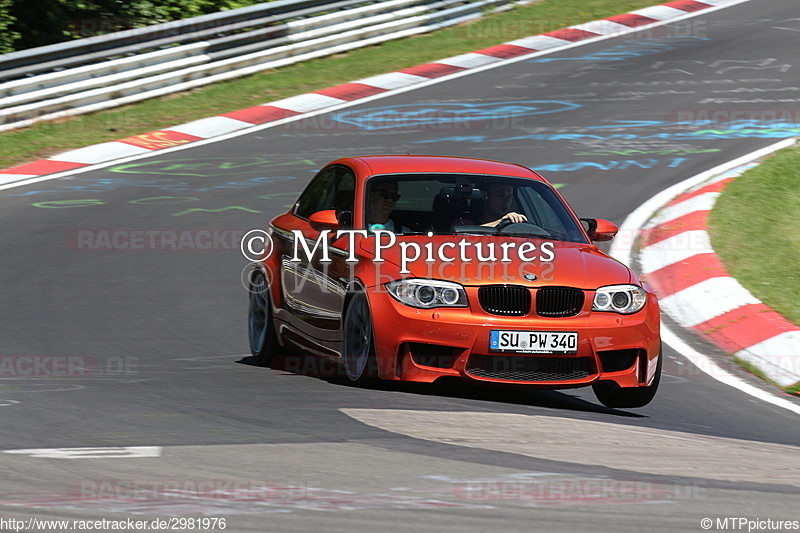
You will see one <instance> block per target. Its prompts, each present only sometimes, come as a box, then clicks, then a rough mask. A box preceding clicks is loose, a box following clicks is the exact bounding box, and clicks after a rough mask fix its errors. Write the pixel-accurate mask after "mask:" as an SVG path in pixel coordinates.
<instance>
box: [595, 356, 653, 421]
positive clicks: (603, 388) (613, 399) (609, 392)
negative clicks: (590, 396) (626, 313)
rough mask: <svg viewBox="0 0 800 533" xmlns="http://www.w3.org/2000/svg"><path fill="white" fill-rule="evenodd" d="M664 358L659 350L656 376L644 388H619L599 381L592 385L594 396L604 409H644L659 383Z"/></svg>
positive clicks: (608, 382) (607, 382)
mask: <svg viewBox="0 0 800 533" xmlns="http://www.w3.org/2000/svg"><path fill="white" fill-rule="evenodd" d="M663 360H664V356H663V355H662V353H661V350H659V351H658V363H656V375H655V377H654V378H653V383H651V384H650V385H648V386H646V387H630V388H624V387H620V386H619V385H617V384H616V383H615V382H613V381H601V382H600V383H596V384H594V385H592V389H594V395H595V396H597V399H598V400H600V403H602V404H603V405H605V406H606V407H611V408H617V409H632V408H635V407H644V406H645V405H647V404H648V403H650V402H651V401H652V400H653V398H654V397H655V395H656V391H657V390H658V384H659V382H660V381H661V366H662V362H663Z"/></svg>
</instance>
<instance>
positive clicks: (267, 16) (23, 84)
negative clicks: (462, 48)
mask: <svg viewBox="0 0 800 533" xmlns="http://www.w3.org/2000/svg"><path fill="white" fill-rule="evenodd" d="M520 3H525V2H512V0H377V1H368V2H365V1H364V0H338V1H333V0H278V1H275V2H267V3H264V4H258V5H254V6H250V7H245V8H240V9H234V10H231V11H224V12H221V13H215V14H213V15H205V16H202V17H195V18H192V19H186V20H182V21H178V22H175V23H166V24H157V25H154V26H148V27H145V28H139V29H135V30H128V31H122V32H116V33H112V34H109V35H105V36H101V37H91V38H87V39H80V40H76V41H71V42H67V43H59V44H55V45H50V46H44V47H40V48H34V49H31V50H24V51H21V52H14V53H11V54H5V55H2V56H0V131H7V130H11V129H16V128H21V127H25V126H29V125H31V124H34V123H36V122H39V121H43V120H53V119H56V118H61V117H66V116H72V115H79V114H83V113H89V112H92V111H99V110H102V109H107V108H111V107H115V106H120V105H125V104H129V103H132V102H137V101H141V100H146V99H148V98H155V97H158V96H163V95H166V94H170V93H175V92H180V91H186V90H188V89H192V88H194V87H199V86H202V85H207V84H209V83H215V82H218V81H222V80H226V79H230V78H235V77H240V76H247V75H249V74H253V73H255V72H259V71H263V70H267V69H273V68H277V67H281V66H285V65H289V64H292V63H297V62H300V61H306V60H308V59H313V58H316V57H322V56H326V55H332V54H337V53H341V52H344V51H347V50H352V49H354V48H359V47H363V46H368V45H371V44H377V43H380V42H384V41H388V40H392V39H398V38H401V37H407V36H410V35H416V34H420V33H426V32H429V31H432V30H435V29H439V28H443V27H446V26H452V25H455V24H459V23H462V22H466V21H469V20H473V19H475V18H479V17H480V16H481V15H482V13H483V12H485V11H487V10H491V9H497V8H501V7H504V6H508V5H510V4H520Z"/></svg>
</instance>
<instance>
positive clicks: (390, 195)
mask: <svg viewBox="0 0 800 533" xmlns="http://www.w3.org/2000/svg"><path fill="white" fill-rule="evenodd" d="M372 192H376V193H378V194H380V195H381V198H383V199H384V200H392V201H395V202H396V201H397V200H399V199H400V195H399V194H397V193H396V192H392V191H386V190H383V189H378V190H375V191H372Z"/></svg>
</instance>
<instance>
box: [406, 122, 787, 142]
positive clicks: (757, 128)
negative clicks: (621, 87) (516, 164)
mask: <svg viewBox="0 0 800 533" xmlns="http://www.w3.org/2000/svg"><path fill="white" fill-rule="evenodd" d="M647 122H648V123H647V124H644V123H643V122H641V121H639V122H635V123H630V124H624V123H623V124H620V123H617V124H613V125H607V126H588V127H585V128H583V129H584V130H595V129H618V130H624V129H634V128H641V127H658V128H660V129H667V130H669V129H680V128H684V129H686V128H688V127H689V126H690V125H691V126H693V127H697V126H702V125H703V124H697V123H681V122H659V121H647ZM707 125H713V126H717V128H714V129H699V130H695V131H676V132H673V131H667V132H660V133H644V134H639V133H628V132H625V133H613V134H610V135H597V134H592V133H536V134H529V135H515V136H513V137H503V138H491V137H489V136H488V135H458V136H452V137H441V138H439V139H426V140H421V141H414V144H433V143H440V142H472V143H485V142H509V141H582V140H592V141H595V140H596V141H610V140H647V139H663V140H670V141H700V140H712V141H713V140H726V139H753V138H756V139H787V138H790V137H796V136H798V135H800V127H798V125H797V124H795V123H787V122H775V123H768V122H764V123H755V122H751V121H744V122H740V123H733V124H727V125H725V127H724V128H719V124H711V123H709V124H707Z"/></svg>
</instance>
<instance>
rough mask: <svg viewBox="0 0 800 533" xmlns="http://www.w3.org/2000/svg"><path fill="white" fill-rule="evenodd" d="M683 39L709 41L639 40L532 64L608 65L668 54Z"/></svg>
mask: <svg viewBox="0 0 800 533" xmlns="http://www.w3.org/2000/svg"><path fill="white" fill-rule="evenodd" d="M683 39H687V40H689V39H691V40H694V39H701V40H704V41H706V40H708V39H706V38H705V37H697V36H686V37H682V38H676V39H672V40H670V44H667V43H665V42H660V41H659V40H644V41H642V40H637V41H625V43H624V44H618V45H614V46H611V47H609V48H605V49H603V50H598V51H596V52H591V53H589V54H584V55H581V56H575V57H539V58H536V59H531V60H530V62H531V63H551V62H553V61H589V62H591V63H606V62H610V61H624V60H626V59H632V58H634V57H643V56H648V55H654V54H660V53H661V52H667V51H669V50H674V49H675V46H674V44H675V43H676V42H679V41H681V40H683Z"/></svg>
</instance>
